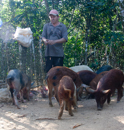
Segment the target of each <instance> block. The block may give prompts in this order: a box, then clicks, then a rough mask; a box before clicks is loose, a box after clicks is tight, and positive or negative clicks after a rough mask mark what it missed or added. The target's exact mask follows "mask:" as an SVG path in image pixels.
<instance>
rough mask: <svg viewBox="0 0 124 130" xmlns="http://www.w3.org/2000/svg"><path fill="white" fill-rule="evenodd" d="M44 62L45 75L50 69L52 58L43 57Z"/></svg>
mask: <svg viewBox="0 0 124 130" xmlns="http://www.w3.org/2000/svg"><path fill="white" fill-rule="evenodd" d="M45 61H46V73H47V72H48V71H49V70H50V69H51V68H52V58H51V57H49V56H48V57H45Z"/></svg>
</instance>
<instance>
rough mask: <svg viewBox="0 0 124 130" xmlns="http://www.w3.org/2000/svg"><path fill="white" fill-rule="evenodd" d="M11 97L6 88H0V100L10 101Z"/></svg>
mask: <svg viewBox="0 0 124 130" xmlns="http://www.w3.org/2000/svg"><path fill="white" fill-rule="evenodd" d="M11 101H12V98H11V95H10V92H9V89H8V88H1V89H0V102H11Z"/></svg>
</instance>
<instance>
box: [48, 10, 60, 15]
mask: <svg viewBox="0 0 124 130" xmlns="http://www.w3.org/2000/svg"><path fill="white" fill-rule="evenodd" d="M50 15H54V16H59V13H58V11H57V10H55V9H52V10H51V11H50V12H49V16H50Z"/></svg>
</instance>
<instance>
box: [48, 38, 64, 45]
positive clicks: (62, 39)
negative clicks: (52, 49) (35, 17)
mask: <svg viewBox="0 0 124 130" xmlns="http://www.w3.org/2000/svg"><path fill="white" fill-rule="evenodd" d="M46 40H47V39H46ZM64 42H66V40H65V38H61V39H57V40H47V44H50V45H53V44H56V43H64Z"/></svg>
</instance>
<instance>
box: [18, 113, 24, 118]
mask: <svg viewBox="0 0 124 130" xmlns="http://www.w3.org/2000/svg"><path fill="white" fill-rule="evenodd" d="M21 117H26V114H24V115H21V116H18V118H21Z"/></svg>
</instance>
